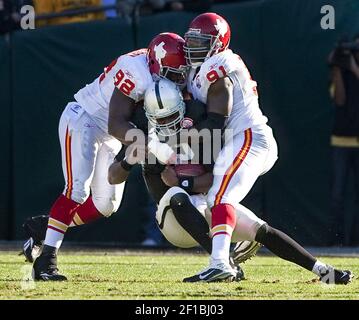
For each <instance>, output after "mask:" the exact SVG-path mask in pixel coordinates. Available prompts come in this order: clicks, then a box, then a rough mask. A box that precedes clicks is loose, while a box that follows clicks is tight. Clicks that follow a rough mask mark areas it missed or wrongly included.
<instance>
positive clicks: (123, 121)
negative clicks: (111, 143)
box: [108, 88, 145, 145]
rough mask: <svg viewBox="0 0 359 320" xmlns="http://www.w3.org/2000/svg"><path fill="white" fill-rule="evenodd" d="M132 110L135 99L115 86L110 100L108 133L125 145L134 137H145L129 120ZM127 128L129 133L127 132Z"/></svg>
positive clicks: (132, 140)
mask: <svg viewBox="0 0 359 320" xmlns="http://www.w3.org/2000/svg"><path fill="white" fill-rule="evenodd" d="M134 110H135V101H134V100H133V99H131V98H129V97H127V96H126V95H124V94H123V93H122V92H120V91H119V90H118V89H117V88H115V90H114V91H113V94H112V97H111V100H110V110H109V117H108V133H109V134H110V135H112V136H114V137H115V138H116V139H118V140H120V141H121V142H122V143H123V144H125V145H129V144H131V143H132V142H134V141H135V140H136V139H135V138H134V137H145V135H144V133H143V131H142V130H140V129H136V128H135V126H134V125H133V124H132V123H131V122H130V119H131V117H132V114H133V112H134ZM129 130H131V134H128V132H129Z"/></svg>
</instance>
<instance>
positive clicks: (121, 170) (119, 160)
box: [108, 143, 146, 185]
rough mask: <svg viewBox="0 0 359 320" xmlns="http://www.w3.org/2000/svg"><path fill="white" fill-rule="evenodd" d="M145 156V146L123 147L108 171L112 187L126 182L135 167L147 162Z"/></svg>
mask: <svg viewBox="0 0 359 320" xmlns="http://www.w3.org/2000/svg"><path fill="white" fill-rule="evenodd" d="M145 156H146V150H145V147H144V146H143V145H139V144H137V143H133V144H131V145H130V146H128V147H127V146H123V147H122V149H121V151H120V152H119V153H118V155H117V156H116V158H115V161H114V162H113V163H112V164H111V166H110V167H109V169H108V182H109V183H110V184H112V185H114V184H120V183H122V182H125V181H126V180H127V178H128V176H129V174H130V172H131V169H132V168H133V167H134V165H136V164H137V163H141V162H143V161H145Z"/></svg>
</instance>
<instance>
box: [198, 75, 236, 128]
mask: <svg viewBox="0 0 359 320" xmlns="http://www.w3.org/2000/svg"><path fill="white" fill-rule="evenodd" d="M232 104H233V84H232V81H231V80H230V79H229V78H228V77H224V78H220V79H218V80H217V81H216V82H214V83H213V84H211V86H210V87H209V89H208V96H207V118H206V119H204V120H202V121H200V122H198V123H196V124H195V125H194V128H196V129H197V130H198V131H200V130H202V129H204V128H207V129H210V130H213V129H223V128H224V123H225V121H226V118H227V117H228V116H229V115H230V114H231V111H232Z"/></svg>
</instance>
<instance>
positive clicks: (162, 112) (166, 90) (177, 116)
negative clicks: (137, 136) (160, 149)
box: [144, 79, 186, 136]
mask: <svg viewBox="0 0 359 320" xmlns="http://www.w3.org/2000/svg"><path fill="white" fill-rule="evenodd" d="M144 108H145V112H146V117H147V119H148V121H149V122H150V123H151V125H152V126H153V127H155V129H156V131H157V133H158V134H160V135H162V136H172V135H175V134H176V133H178V132H179V131H180V130H181V122H182V120H183V118H184V114H185V109H186V107H185V103H184V101H183V96H182V93H181V91H180V89H179V88H178V87H177V86H176V84H175V83H173V82H172V81H169V80H167V79H160V80H158V81H155V82H153V83H152V84H151V85H150V86H149V87H148V89H147V90H146V93H145V100H144ZM166 118H168V120H167V119H166ZM161 119H163V122H162V121H159V120H161ZM166 120H167V121H166Z"/></svg>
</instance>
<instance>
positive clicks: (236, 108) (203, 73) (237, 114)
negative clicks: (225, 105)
mask: <svg viewBox="0 0 359 320" xmlns="http://www.w3.org/2000/svg"><path fill="white" fill-rule="evenodd" d="M195 72H196V71H195V70H194V69H192V70H191V72H190V75H189V79H188V81H189V82H188V85H187V88H188V90H189V92H190V93H192V95H193V97H194V99H197V100H200V101H201V102H203V103H207V97H208V90H209V88H210V86H211V85H212V84H213V83H214V82H216V81H217V80H218V79H220V78H224V77H226V76H228V77H229V78H230V79H231V81H232V83H233V106H232V111H231V114H230V116H229V119H228V121H227V128H232V129H233V130H234V131H235V132H239V131H243V130H245V129H247V128H249V127H252V126H255V125H259V124H263V123H266V122H267V118H266V117H265V116H263V114H262V112H261V110H260V109H259V104H258V93H257V83H256V82H255V81H254V80H253V79H252V77H251V75H250V73H249V71H248V69H247V67H246V65H245V64H244V62H243V60H242V59H241V58H240V57H239V56H238V55H236V54H234V53H233V52H232V50H229V49H228V50H225V51H223V52H221V53H219V54H216V55H214V56H212V57H211V58H209V59H208V60H207V61H205V62H204V63H203V64H202V66H201V68H200V70H199V71H198V72H197V74H195Z"/></svg>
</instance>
